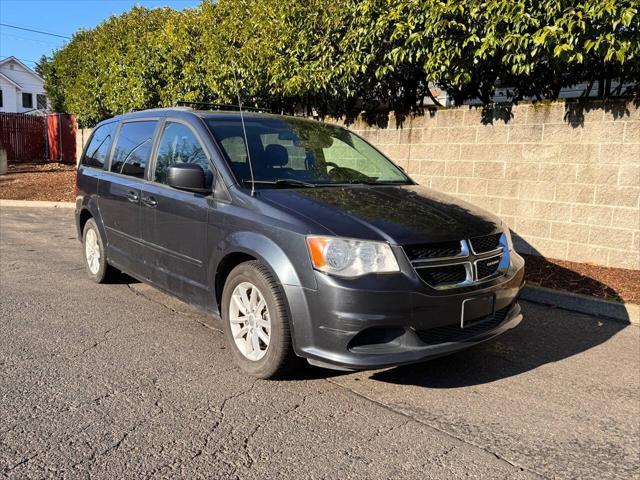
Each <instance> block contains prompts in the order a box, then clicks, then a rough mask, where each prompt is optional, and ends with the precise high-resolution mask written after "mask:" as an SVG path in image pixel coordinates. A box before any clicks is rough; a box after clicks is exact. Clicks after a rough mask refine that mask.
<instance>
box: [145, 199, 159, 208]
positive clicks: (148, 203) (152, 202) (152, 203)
mask: <svg viewBox="0 0 640 480" xmlns="http://www.w3.org/2000/svg"><path fill="white" fill-rule="evenodd" d="M142 203H144V204H145V205H146V206H147V207H151V208H153V207H155V206H156V205H158V202H157V201H156V199H155V198H153V197H142Z"/></svg>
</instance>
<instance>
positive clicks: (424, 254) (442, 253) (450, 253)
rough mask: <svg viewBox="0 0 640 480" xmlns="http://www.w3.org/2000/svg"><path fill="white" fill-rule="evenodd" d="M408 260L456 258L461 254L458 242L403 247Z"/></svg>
mask: <svg viewBox="0 0 640 480" xmlns="http://www.w3.org/2000/svg"><path fill="white" fill-rule="evenodd" d="M404 251H405V252H406V253H407V257H409V260H411V261H412V262H413V261H416V260H430V259H434V258H446V257H457V256H458V255H460V254H461V253H462V247H461V245H460V242H459V241H458V242H440V243H430V244H427V245H407V246H405V247H404Z"/></svg>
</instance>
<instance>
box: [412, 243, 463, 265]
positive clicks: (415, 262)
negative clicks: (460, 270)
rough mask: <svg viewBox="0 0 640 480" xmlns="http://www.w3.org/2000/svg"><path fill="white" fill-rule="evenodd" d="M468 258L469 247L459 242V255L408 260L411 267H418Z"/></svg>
mask: <svg viewBox="0 0 640 480" xmlns="http://www.w3.org/2000/svg"><path fill="white" fill-rule="evenodd" d="M468 256H469V246H468V244H467V242H466V241H465V240H460V254H459V255H454V256H452V257H434V258H422V259H419V260H410V262H411V264H412V265H415V266H416V267H417V266H420V265H423V264H425V263H435V262H438V263H440V262H447V261H449V260H459V259H462V258H467V257H468Z"/></svg>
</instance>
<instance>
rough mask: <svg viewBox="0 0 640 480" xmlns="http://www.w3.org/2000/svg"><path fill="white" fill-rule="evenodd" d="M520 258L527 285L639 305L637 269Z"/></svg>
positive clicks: (639, 287)
mask: <svg viewBox="0 0 640 480" xmlns="http://www.w3.org/2000/svg"><path fill="white" fill-rule="evenodd" d="M523 256H524V257H525V261H526V262H527V263H526V265H527V266H526V274H525V275H526V278H527V281H528V282H531V283H534V284H536V285H540V286H542V287H547V288H553V289H556V290H567V291H569V292H573V293H581V294H583V295H590V296H592V297H597V298H603V299H605V300H614V301H622V302H628V303H640V270H629V269H625V268H610V267H609V268H607V267H600V266H597V265H589V264H588V263H576V262H568V261H566V260H554V259H550V258H543V257H537V256H534V255H523Z"/></svg>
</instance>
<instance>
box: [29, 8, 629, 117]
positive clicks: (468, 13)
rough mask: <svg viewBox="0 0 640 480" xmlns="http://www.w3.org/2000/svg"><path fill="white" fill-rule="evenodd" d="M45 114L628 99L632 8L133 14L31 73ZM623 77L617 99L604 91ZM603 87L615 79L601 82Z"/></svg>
mask: <svg viewBox="0 0 640 480" xmlns="http://www.w3.org/2000/svg"><path fill="white" fill-rule="evenodd" d="M39 68H40V70H41V71H42V72H43V74H44V76H45V81H46V85H45V88H46V90H47V92H48V94H49V96H50V98H51V99H52V101H53V104H54V107H55V108H56V109H58V110H65V111H69V112H72V113H74V114H75V115H76V116H77V118H78V119H79V121H80V122H81V124H83V125H91V124H94V123H95V122H97V121H99V120H101V119H103V118H105V117H108V116H112V115H114V114H119V113H123V112H126V111H129V110H132V109H143V108H151V107H157V106H170V105H174V104H175V102H176V101H178V100H186V101H214V102H220V103H228V102H235V94H236V90H235V88H236V87H235V82H234V73H235V74H236V77H237V79H238V82H237V83H238V84H239V86H240V90H241V92H242V96H243V99H244V101H245V103H247V104H252V105H259V106H263V107H269V108H271V109H273V110H275V111H284V112H290V111H293V110H294V109H298V110H299V109H305V110H307V111H311V110H312V109H315V110H316V111H317V112H318V113H319V114H330V115H343V114H347V115H349V114H355V113H357V112H360V111H365V112H374V111H378V110H380V109H387V110H388V109H393V110H396V111H405V112H406V111H409V110H412V109H414V108H416V106H418V103H419V101H420V99H422V98H424V97H425V96H428V95H429V93H430V92H429V89H428V88H427V85H428V84H431V85H435V86H437V87H439V88H441V89H445V90H446V91H447V92H448V93H449V94H451V95H452V97H453V98H454V100H455V102H456V103H462V102H464V101H465V100H469V99H474V98H479V99H480V100H481V101H483V102H485V103H489V102H490V101H491V97H492V95H493V93H494V92H495V88H496V85H505V86H508V87H510V93H511V94H512V95H513V97H514V99H515V100H516V101H517V100H518V99H521V98H523V97H529V96H532V97H534V98H538V99H553V98H557V96H558V93H559V91H560V89H561V88H562V87H566V86H570V85H573V84H576V83H580V82H588V83H591V82H593V83H596V81H597V83H598V84H599V85H600V88H599V91H597V93H598V95H599V96H600V97H606V96H611V95H623V94H633V93H637V89H638V81H639V80H638V79H640V15H639V13H638V2H637V0H598V1H588V0H584V1H551V0H542V1H536V0H493V1H492V0H485V1H478V0H470V1H463V0H440V1H435V0H360V1H359V0H306V1H304V2H300V1H297V0H260V1H258V0H219V1H218V2H217V3H215V4H214V3H211V2H210V1H203V2H202V3H201V4H200V5H199V6H198V7H197V8H195V9H190V10H185V11H182V12H176V11H174V10H172V9H169V8H158V9H151V10H148V9H145V8H141V7H134V8H133V9H132V10H130V11H129V12H127V13H125V14H123V15H120V16H114V17H111V18H109V19H108V20H106V21H105V22H103V23H102V24H100V25H99V26H97V27H96V28H94V29H92V30H86V31H79V32H77V33H76V34H75V35H74V36H73V39H72V40H71V41H70V42H69V43H68V44H66V45H65V46H64V47H63V48H61V49H60V50H58V51H56V52H55V53H54V54H53V56H52V57H51V58H45V59H43V60H42V61H41V64H40V65H39ZM612 79H613V80H614V81H616V82H617V81H618V80H620V79H622V81H623V82H625V84H628V85H631V88H630V89H627V88H625V90H622V89H617V90H616V89H612V88H611V80H612ZM614 85H615V83H614Z"/></svg>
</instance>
